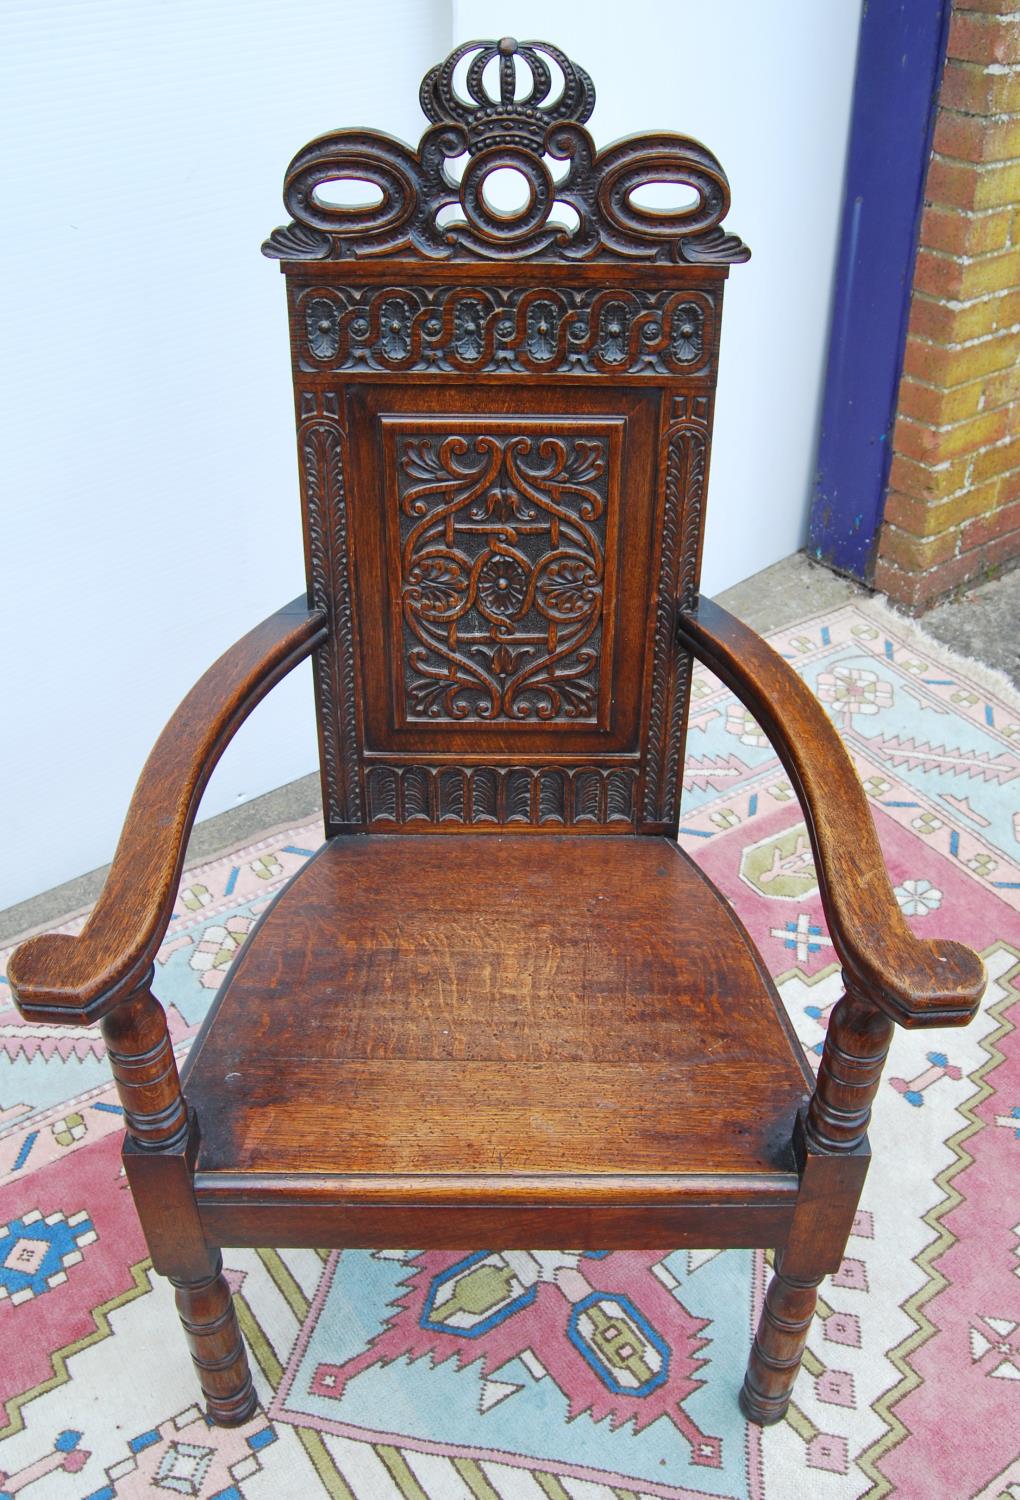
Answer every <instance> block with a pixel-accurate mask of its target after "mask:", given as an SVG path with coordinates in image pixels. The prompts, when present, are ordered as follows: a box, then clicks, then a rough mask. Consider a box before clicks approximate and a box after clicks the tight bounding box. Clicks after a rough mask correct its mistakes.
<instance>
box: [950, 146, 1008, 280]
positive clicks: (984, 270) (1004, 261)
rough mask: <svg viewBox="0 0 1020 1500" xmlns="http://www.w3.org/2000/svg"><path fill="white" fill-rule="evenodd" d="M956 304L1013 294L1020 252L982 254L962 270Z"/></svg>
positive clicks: (961, 268)
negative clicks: (1003, 293) (984, 297)
mask: <svg viewBox="0 0 1020 1500" xmlns="http://www.w3.org/2000/svg"><path fill="white" fill-rule="evenodd" d="M1017 174H1018V175H1017V197H1020V167H1018V168H1017ZM955 279H956V291H955V293H954V294H953V297H954V301H958V302H969V301H970V300H971V298H972V297H981V296H983V295H984V294H985V293H986V292H1011V291H1013V290H1014V288H1015V287H1016V286H1017V285H1020V249H1014V250H1007V251H1006V252H1005V253H1004V254H1002V255H979V256H976V257H975V259H974V260H971V261H968V262H967V263H966V264H964V265H963V266H961V267H960V271H959V275H958V276H957V277H956V278H955Z"/></svg>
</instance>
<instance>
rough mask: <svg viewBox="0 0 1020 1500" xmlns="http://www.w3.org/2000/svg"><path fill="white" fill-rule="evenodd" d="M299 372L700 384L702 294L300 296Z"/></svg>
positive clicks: (326, 290) (371, 290) (437, 290)
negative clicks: (687, 379) (659, 379)
mask: <svg viewBox="0 0 1020 1500" xmlns="http://www.w3.org/2000/svg"><path fill="white" fill-rule="evenodd" d="M293 296H294V299H295V307H294V311H295V314H296V316H295V324H296V326H297V328H298V330H299V336H300V337H302V347H301V349H300V352H299V362H300V368H301V369H302V370H303V371H307V372H309V373H311V372H313V371H318V370H348V371H355V372H362V371H369V370H372V371H403V370H414V371H419V370H420V371H430V372H433V373H436V374H446V373H464V374H481V373H489V372H493V371H495V372H504V373H507V374H514V375H520V374H536V375H558V374H566V375H576V374H582V375H621V374H628V375H649V376H651V375H660V376H661V375H671V376H677V375H688V376H694V377H696V376H698V375H699V374H703V373H704V370H705V367H706V365H707V363H708V361H709V359H710V358H711V354H712V349H713V347H714V339H715V312H716V306H715V300H714V298H713V297H712V295H711V293H709V292H705V291H691V290H687V291H683V292H645V291H635V290H632V289H628V288H619V289H616V290H613V289H603V290H598V289H591V288H588V289H584V288H577V289H574V288H564V287H554V288H553V287H546V288H516V289H515V288H507V289H505V290H503V289H500V290H496V289H493V288H491V287H485V288H482V287H477V288H476V287H464V286H453V287H425V286H401V287H400V288H399V289H393V288H378V287H363V288H360V289H357V288H354V287H326V286H322V287H311V288H308V289H301V288H296V289H295V290H294V292H293Z"/></svg>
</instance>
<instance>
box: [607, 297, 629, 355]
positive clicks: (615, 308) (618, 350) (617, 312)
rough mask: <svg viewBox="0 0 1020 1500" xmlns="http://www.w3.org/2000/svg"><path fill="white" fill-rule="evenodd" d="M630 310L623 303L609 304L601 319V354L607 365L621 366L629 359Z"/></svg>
mask: <svg viewBox="0 0 1020 1500" xmlns="http://www.w3.org/2000/svg"><path fill="white" fill-rule="evenodd" d="M629 333H630V310H629V309H628V308H627V306H626V305H625V304H624V303H623V302H609V303H607V304H606V306H605V307H604V308H603V309H602V314H601V316H600V318H599V353H600V354H601V356H602V358H603V359H604V360H605V362H606V364H607V365H621V364H623V362H624V360H625V359H626V358H627V339H628V335H629Z"/></svg>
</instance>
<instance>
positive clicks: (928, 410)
mask: <svg viewBox="0 0 1020 1500" xmlns="http://www.w3.org/2000/svg"><path fill="white" fill-rule="evenodd" d="M984 393H985V381H983V380H972V381H971V383H970V385H958V386H954V388H953V389H952V390H951V391H942V390H939V388H938V387H937V386H934V385H922V384H921V383H920V381H917V380H909V379H903V380H901V381H900V394H899V404H898V409H899V411H900V412H902V413H903V415H904V416H907V417H913V418H914V420H915V422H927V423H928V424H929V425H930V426H932V427H944V426H945V425H946V424H947V423H949V422H962V421H964V420H965V418H967V417H973V416H975V415H976V414H977V412H978V411H980V410H981V398H982V396H983V395H984Z"/></svg>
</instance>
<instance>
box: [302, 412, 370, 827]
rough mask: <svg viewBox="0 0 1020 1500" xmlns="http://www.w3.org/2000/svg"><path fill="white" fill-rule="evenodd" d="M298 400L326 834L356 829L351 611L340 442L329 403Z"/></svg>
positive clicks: (357, 790)
mask: <svg viewBox="0 0 1020 1500" xmlns="http://www.w3.org/2000/svg"><path fill="white" fill-rule="evenodd" d="M317 405H318V403H317V401H316V399H315V397H314V396H309V395H308V394H307V393H305V394H304V395H303V396H302V417H303V418H304V417H306V416H311V420H303V421H302V423H301V425H300V426H299V428H298V452H299V455H300V463H301V476H302V484H303V488H304V496H305V506H306V511H307V516H308V566H309V577H310V586H311V596H312V603H313V604H314V605H315V606H316V607H318V608H320V609H324V610H325V611H326V613H327V615H328V617H329V622H330V628H329V635H328V637H327V639H326V640H325V641H324V642H323V644H322V646H321V647H320V648H319V653H318V654H317V658H316V680H317V692H318V697H319V712H320V724H321V731H322V753H323V761H324V764H325V770H326V784H327V792H326V809H325V810H326V820H327V823H328V824H330V825H331V826H336V825H340V824H342V825H348V824H355V823H360V822H361V821H362V817H363V812H362V796H361V780H360V775H359V764H358V723H357V704H356V692H357V687H356V681H355V667H354V610H353V600H352V596H351V581H350V575H349V571H348V567H349V551H348V546H349V537H348V517H347V491H346V484H345V480H344V448H345V443H346V435H345V433H344V430H343V427H342V425H341V423H340V420H339V403H338V401H337V398H336V397H335V396H332V397H330V396H327V397H326V398H325V400H324V403H323V405H324V408H326V410H325V412H324V414H323V415H322V416H320V415H319V414H318V411H317Z"/></svg>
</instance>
